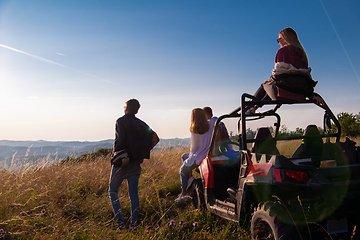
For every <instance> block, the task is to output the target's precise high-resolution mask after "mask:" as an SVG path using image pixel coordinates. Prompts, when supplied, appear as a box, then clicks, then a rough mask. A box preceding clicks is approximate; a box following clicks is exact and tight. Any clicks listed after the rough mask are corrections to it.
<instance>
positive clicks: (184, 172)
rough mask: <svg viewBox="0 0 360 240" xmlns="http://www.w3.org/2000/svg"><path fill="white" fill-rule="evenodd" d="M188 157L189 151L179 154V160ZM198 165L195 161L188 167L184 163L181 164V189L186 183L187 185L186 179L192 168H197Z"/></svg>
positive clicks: (185, 186)
mask: <svg viewBox="0 0 360 240" xmlns="http://www.w3.org/2000/svg"><path fill="white" fill-rule="evenodd" d="M188 157H189V153H184V154H183V155H182V156H181V160H182V161H183V162H184V160H185V159H187V158H188ZM198 166H199V165H197V164H196V162H194V164H193V165H191V166H190V167H188V166H185V164H183V165H182V166H181V167H180V185H181V188H182V189H186V188H187V185H188V180H189V176H190V175H191V173H192V170H193V169H195V168H197V167H198Z"/></svg>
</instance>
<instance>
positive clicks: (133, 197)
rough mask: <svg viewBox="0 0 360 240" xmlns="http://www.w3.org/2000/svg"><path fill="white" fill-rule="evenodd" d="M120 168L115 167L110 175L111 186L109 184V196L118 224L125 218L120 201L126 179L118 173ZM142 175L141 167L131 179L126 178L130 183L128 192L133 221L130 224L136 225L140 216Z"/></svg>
mask: <svg viewBox="0 0 360 240" xmlns="http://www.w3.org/2000/svg"><path fill="white" fill-rule="evenodd" d="M119 170H120V168H116V167H113V168H112V170H111V174H110V184H109V196H110V201H111V204H112V208H113V210H114V214H115V219H116V220H117V222H120V223H123V222H124V217H123V214H122V209H121V204H120V200H119V188H120V186H121V183H122V182H123V180H124V179H125V178H122V177H121V176H120V174H119V173H118V172H119ZM140 173H141V167H140V168H139V170H137V171H135V172H133V173H132V174H131V175H130V177H128V178H126V179H127V182H128V191H129V195H130V202H131V221H130V224H136V221H137V219H138V216H139V194H138V185H139V177H140Z"/></svg>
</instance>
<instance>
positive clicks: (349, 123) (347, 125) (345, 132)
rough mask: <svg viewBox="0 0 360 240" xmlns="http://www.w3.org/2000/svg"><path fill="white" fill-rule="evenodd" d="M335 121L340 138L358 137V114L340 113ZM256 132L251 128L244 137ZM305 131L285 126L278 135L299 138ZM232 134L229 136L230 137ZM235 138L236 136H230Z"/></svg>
mask: <svg viewBox="0 0 360 240" xmlns="http://www.w3.org/2000/svg"><path fill="white" fill-rule="evenodd" d="M337 119H338V121H339V123H340V126H341V136H342V137H351V138H356V137H359V136H360V113H358V114H353V113H347V112H341V113H339V114H338V115H337ZM269 129H270V132H271V133H272V134H273V133H274V129H273V127H272V126H270V127H269ZM332 130H333V131H335V130H336V127H335V125H332ZM319 131H320V133H322V132H323V129H322V128H319ZM256 132H257V130H253V129H251V128H248V129H246V136H247V138H248V139H252V138H254V137H255V134H256ZM304 132H305V129H303V128H301V127H297V128H296V129H295V130H294V131H292V130H289V129H288V127H287V126H286V125H282V126H281V127H280V130H279V133H278V135H280V136H301V135H304ZM232 134H233V133H232V132H231V133H230V135H231V136H232ZM232 137H234V138H236V136H232Z"/></svg>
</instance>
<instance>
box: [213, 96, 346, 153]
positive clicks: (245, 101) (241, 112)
mask: <svg viewBox="0 0 360 240" xmlns="http://www.w3.org/2000/svg"><path fill="white" fill-rule="evenodd" d="M313 96H317V97H320V98H321V99H323V98H322V97H321V96H320V95H319V94H317V93H313ZM311 103H312V104H315V105H317V104H316V101H315V100H313V99H306V100H305V101H295V100H289V99H281V100H275V101H273V100H255V97H254V96H253V95H250V94H248V93H244V94H242V96H241V106H240V107H238V108H237V109H235V110H234V111H232V112H230V113H229V114H225V115H222V116H220V117H219V118H218V119H217V120H216V122H215V126H214V131H213V134H212V138H211V145H210V149H209V153H211V152H212V150H213V148H214V147H215V144H214V143H215V139H216V133H217V131H216V129H217V128H218V125H219V123H220V122H221V121H222V120H223V119H225V118H239V121H238V132H239V139H238V141H239V144H240V147H241V149H242V150H247V143H252V142H256V140H255V139H247V138H246V121H254V120H259V119H262V118H265V117H268V116H274V117H275V118H276V122H275V123H274V126H275V137H274V140H290V139H291V140H293V139H305V138H311V137H312V136H278V132H279V128H280V122H281V118H280V115H279V114H278V113H277V112H276V111H277V110H278V109H279V108H280V107H281V106H282V105H283V104H289V105H291V104H311ZM255 105H258V106H260V105H261V106H265V105H275V106H274V108H272V109H270V110H268V111H265V112H258V113H253V114H245V112H246V110H247V109H250V108H251V107H253V106H255ZM317 106H319V107H320V108H322V109H324V110H325V113H324V119H323V129H324V133H323V134H320V136H321V137H322V138H327V140H329V139H330V138H331V137H335V138H336V142H339V141H340V135H341V127H340V123H339V121H338V120H337V119H336V117H335V115H334V114H333V112H332V111H331V110H330V108H329V106H328V105H327V104H326V102H325V101H324V100H323V102H322V103H321V104H320V105H317ZM242 116H243V117H242ZM332 123H333V124H334V125H335V127H336V132H331V128H332Z"/></svg>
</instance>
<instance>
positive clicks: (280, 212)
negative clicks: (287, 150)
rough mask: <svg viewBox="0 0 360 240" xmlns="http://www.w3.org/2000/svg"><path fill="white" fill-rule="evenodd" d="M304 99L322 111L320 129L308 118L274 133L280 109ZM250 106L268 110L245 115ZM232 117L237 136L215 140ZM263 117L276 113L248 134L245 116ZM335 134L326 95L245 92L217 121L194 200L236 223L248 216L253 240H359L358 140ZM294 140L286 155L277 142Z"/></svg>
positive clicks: (255, 119)
mask: <svg viewBox="0 0 360 240" xmlns="http://www.w3.org/2000/svg"><path fill="white" fill-rule="evenodd" d="M316 95H317V96H319V95H318V94H316ZM319 97H320V96H319ZM304 104H305V105H306V106H310V105H311V106H312V107H315V108H316V109H318V110H320V111H324V117H323V128H318V127H317V126H315V125H310V126H308V127H306V126H304V128H305V127H306V130H305V133H304V134H303V135H297V136H281V135H279V128H280V126H281V125H280V124H281V123H280V120H281V118H280V115H279V114H278V112H280V111H279V109H280V108H281V107H282V106H283V107H284V106H287V105H289V106H291V109H293V108H295V107H299V105H304ZM254 105H263V107H262V108H260V110H262V109H266V108H269V110H267V111H264V110H263V111H262V112H261V111H260V112H257V113H253V114H251V113H250V115H248V114H245V112H246V109H249V107H251V106H254ZM306 106H305V107H306ZM306 113H307V112H305V111H299V112H298V114H299V115H304V114H306ZM229 118H233V119H235V122H236V124H237V125H238V126H237V128H238V131H239V136H238V139H237V140H235V141H234V140H233V141H225V142H222V143H221V144H220V145H218V144H217V143H218V142H219V141H217V135H218V134H219V133H218V132H219V131H218V130H217V129H218V128H219V125H220V123H221V122H222V121H225V119H229ZM265 118H272V119H275V120H274V126H273V127H271V128H270V129H269V127H267V126H268V125H267V126H260V125H259V126H258V130H257V133H256V135H255V137H253V138H250V137H248V136H247V123H250V121H253V122H252V123H257V122H258V121H259V122H260V120H262V119H265ZM308 119H309V121H310V122H311V120H312V115H310V116H309V117H308ZM271 130H273V131H271ZM340 135H341V128H340V124H339V122H338V120H337V119H336V117H335V116H334V114H333V112H332V111H331V110H330V108H329V107H328V105H327V104H326V102H325V101H324V102H323V104H321V105H316V104H315V101H314V100H309V99H306V100H304V101H301V102H297V101H292V100H278V101H262V102H259V101H256V100H255V99H254V97H253V96H252V95H249V94H246V93H245V94H243V95H242V97H241V105H240V107H239V108H237V109H235V110H234V111H233V112H231V113H229V114H226V115H223V116H221V117H219V118H218V120H217V122H216V123H215V127H214V132H213V136H212V143H211V147H210V150H209V153H208V155H207V157H206V158H205V159H204V160H203V161H202V162H201V164H200V166H199V172H200V176H201V178H198V179H195V180H194V182H193V184H192V187H191V188H192V191H191V192H192V193H191V194H192V201H193V204H194V206H195V207H196V208H207V209H208V210H210V211H211V212H212V213H214V214H216V215H218V216H220V217H222V218H224V219H228V220H231V221H235V222H239V223H240V224H245V225H246V223H249V222H251V226H250V228H251V236H252V238H253V239H360V237H359V236H360V229H359V228H360V225H359V223H360V207H359V204H358V203H359V201H360V156H359V155H360V147H356V146H355V142H353V141H349V140H347V141H346V143H345V142H344V143H341V142H340ZM299 139H300V140H299ZM294 140H295V142H296V141H297V142H298V143H299V148H298V149H297V150H296V151H295V152H294V154H293V155H292V156H288V157H285V156H284V155H282V154H281V153H282V149H280V147H279V149H278V146H280V143H281V142H282V141H294ZM301 140H302V141H301ZM249 225H250V224H248V226H249ZM357 226H358V227H359V228H358V229H356V227H357Z"/></svg>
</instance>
